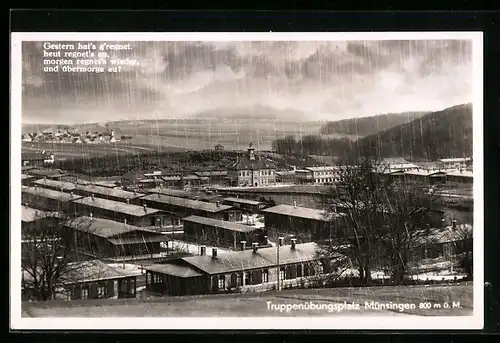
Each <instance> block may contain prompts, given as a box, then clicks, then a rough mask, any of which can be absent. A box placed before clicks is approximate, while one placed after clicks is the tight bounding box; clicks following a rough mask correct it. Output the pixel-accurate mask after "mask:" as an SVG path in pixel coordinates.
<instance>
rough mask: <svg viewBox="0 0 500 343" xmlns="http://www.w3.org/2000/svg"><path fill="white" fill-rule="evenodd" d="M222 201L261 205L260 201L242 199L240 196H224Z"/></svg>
mask: <svg viewBox="0 0 500 343" xmlns="http://www.w3.org/2000/svg"><path fill="white" fill-rule="evenodd" d="M224 201H227V202H232V203H237V204H246V205H254V206H257V205H262V203H261V202H260V201H256V200H249V199H242V198H234V197H228V198H224Z"/></svg>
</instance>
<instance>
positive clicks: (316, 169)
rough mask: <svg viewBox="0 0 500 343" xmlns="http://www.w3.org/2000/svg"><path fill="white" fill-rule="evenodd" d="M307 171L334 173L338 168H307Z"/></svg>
mask: <svg viewBox="0 0 500 343" xmlns="http://www.w3.org/2000/svg"><path fill="white" fill-rule="evenodd" d="M305 169H307V170H310V171H313V172H317V171H334V170H335V169H336V168H335V167H333V166H322V167H306V168H305Z"/></svg>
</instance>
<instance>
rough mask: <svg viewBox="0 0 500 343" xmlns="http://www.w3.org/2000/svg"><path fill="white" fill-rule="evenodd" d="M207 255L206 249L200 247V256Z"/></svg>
mask: <svg viewBox="0 0 500 343" xmlns="http://www.w3.org/2000/svg"><path fill="white" fill-rule="evenodd" d="M206 254H207V247H206V246H204V245H202V246H201V247H200V256H205V255H206Z"/></svg>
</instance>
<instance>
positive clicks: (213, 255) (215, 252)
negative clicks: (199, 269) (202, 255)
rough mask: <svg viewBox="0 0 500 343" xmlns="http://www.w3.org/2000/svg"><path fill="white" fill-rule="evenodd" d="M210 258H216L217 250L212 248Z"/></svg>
mask: <svg viewBox="0 0 500 343" xmlns="http://www.w3.org/2000/svg"><path fill="white" fill-rule="evenodd" d="M212 258H213V259H214V260H215V259H216V258H217V248H212Z"/></svg>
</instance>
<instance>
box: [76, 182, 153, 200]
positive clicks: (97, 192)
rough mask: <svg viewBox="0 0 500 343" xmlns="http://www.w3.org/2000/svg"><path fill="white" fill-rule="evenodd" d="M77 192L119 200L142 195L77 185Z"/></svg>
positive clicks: (114, 189) (94, 186)
mask: <svg viewBox="0 0 500 343" xmlns="http://www.w3.org/2000/svg"><path fill="white" fill-rule="evenodd" d="M76 188H77V190H78V191H83V192H87V193H88V194H95V195H97V196H99V195H101V196H112V197H115V198H121V199H125V200H126V199H136V198H139V197H141V196H143V195H144V194H141V193H137V192H129V191H124V190H122V189H116V188H109V187H104V186H96V185H77V186H76Z"/></svg>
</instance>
